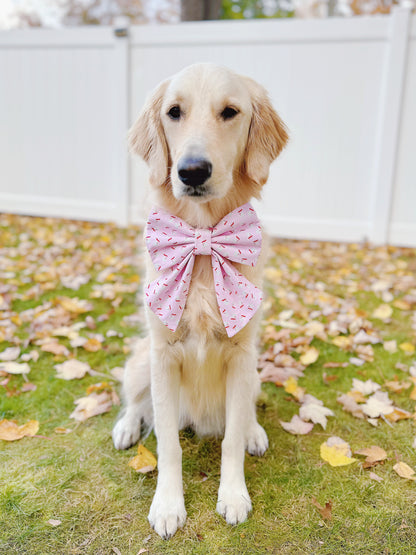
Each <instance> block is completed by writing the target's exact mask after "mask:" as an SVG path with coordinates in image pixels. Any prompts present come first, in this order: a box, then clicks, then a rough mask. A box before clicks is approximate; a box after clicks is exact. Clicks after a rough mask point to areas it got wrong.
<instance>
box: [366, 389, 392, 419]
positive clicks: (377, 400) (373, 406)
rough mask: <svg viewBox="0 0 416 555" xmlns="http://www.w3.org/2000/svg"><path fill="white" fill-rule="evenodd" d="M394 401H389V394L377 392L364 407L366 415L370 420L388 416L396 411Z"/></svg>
mask: <svg viewBox="0 0 416 555" xmlns="http://www.w3.org/2000/svg"><path fill="white" fill-rule="evenodd" d="M392 404H393V401H391V399H389V396H388V393H385V392H381V391H376V392H375V393H374V394H373V395H372V396H371V397H370V398H369V399H368V400H367V402H366V403H365V405H363V407H362V409H363V412H364V414H366V415H367V416H369V417H370V418H377V417H378V416H381V415H382V414H383V415H386V414H389V413H391V412H393V411H394V407H393V406H392Z"/></svg>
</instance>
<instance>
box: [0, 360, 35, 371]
mask: <svg viewBox="0 0 416 555" xmlns="http://www.w3.org/2000/svg"><path fill="white" fill-rule="evenodd" d="M0 370H3V371H4V372H7V374H29V372H30V366H29V365H28V363H27V362H23V363H22V364H20V363H18V362H0Z"/></svg>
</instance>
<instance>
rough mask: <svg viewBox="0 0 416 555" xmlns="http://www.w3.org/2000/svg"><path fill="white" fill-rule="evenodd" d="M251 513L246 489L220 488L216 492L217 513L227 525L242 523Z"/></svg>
mask: <svg viewBox="0 0 416 555" xmlns="http://www.w3.org/2000/svg"><path fill="white" fill-rule="evenodd" d="M250 511H251V500H250V496H249V494H248V491H247V488H246V487H245V486H244V487H243V488H240V489H227V488H220V490H219V492H218V503H217V513H219V514H220V515H222V516H223V517H224V518H225V520H226V521H227V523H228V524H231V525H234V524H239V523H240V522H244V521H245V520H246V518H247V515H248V513H249V512H250Z"/></svg>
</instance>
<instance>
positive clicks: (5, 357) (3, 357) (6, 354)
mask: <svg viewBox="0 0 416 555" xmlns="http://www.w3.org/2000/svg"><path fill="white" fill-rule="evenodd" d="M19 355H20V347H8V348H7V349H5V350H4V351H2V352H1V353H0V361H4V362H9V361H12V360H16V359H17V358H19Z"/></svg>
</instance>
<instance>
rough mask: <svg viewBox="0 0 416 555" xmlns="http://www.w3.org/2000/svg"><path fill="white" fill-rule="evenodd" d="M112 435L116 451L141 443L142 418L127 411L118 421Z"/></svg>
mask: <svg viewBox="0 0 416 555" xmlns="http://www.w3.org/2000/svg"><path fill="white" fill-rule="evenodd" d="M111 435H112V438H113V443H114V447H115V448H116V449H128V448H129V447H131V446H132V445H134V444H135V443H137V442H138V441H139V438H140V416H138V415H137V414H135V413H134V412H132V411H131V412H129V411H126V412H125V413H124V414H122V415H121V418H119V420H117V422H116V424H115V426H114V428H113V432H112V434H111Z"/></svg>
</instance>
